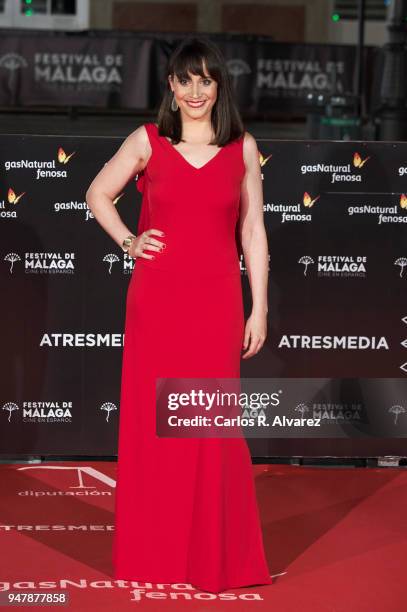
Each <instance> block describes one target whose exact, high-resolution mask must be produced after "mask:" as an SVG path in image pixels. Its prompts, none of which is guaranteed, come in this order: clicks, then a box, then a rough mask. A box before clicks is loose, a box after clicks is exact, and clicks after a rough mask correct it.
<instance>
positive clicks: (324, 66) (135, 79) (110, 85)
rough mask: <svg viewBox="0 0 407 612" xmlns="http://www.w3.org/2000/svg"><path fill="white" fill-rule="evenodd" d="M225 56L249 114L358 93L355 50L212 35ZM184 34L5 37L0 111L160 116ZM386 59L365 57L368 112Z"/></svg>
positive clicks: (310, 106) (312, 105)
mask: <svg viewBox="0 0 407 612" xmlns="http://www.w3.org/2000/svg"><path fill="white" fill-rule="evenodd" d="M207 36H208V38H210V39H212V40H213V41H214V42H215V43H216V44H217V45H218V46H219V48H220V49H221V51H222V53H223V55H224V57H225V59H226V63H227V68H228V72H229V74H230V76H231V79H232V84H233V88H234V92H235V97H236V100H237V102H238V105H239V108H240V110H241V111H242V112H244V113H248V114H251V113H253V114H258V113H262V114H263V115H264V114H267V113H269V112H272V111H274V110H278V111H281V109H282V108H283V109H284V110H285V111H286V112H298V113H300V114H303V113H304V112H310V111H315V112H322V110H324V108H325V103H326V98H327V97H328V96H329V95H330V94H331V93H333V92H337V93H340V94H346V93H350V92H353V91H355V82H356V70H357V66H356V47H355V46H353V45H325V44H305V43H304V44H293V43H276V42H273V40H272V39H271V38H270V37H265V36H254V35H253V36H245V35H241V34H240V35H239V34H228V35H227V36H226V35H224V34H207ZM182 38H183V36H182V35H180V34H178V35H177V34H166V33H161V32H160V33H157V34H155V33H147V34H137V33H134V32H127V33H119V32H113V33H112V32H109V33H106V32H103V31H102V32H101V31H97V30H96V31H89V32H84V33H80V34H74V33H69V34H67V33H64V32H59V33H56V32H55V33H49V32H44V31H41V32H32V31H30V32H29V33H28V32H27V31H25V32H17V33H16V32H15V30H12V31H7V30H2V37H1V40H0V83H1V87H0V105H1V106H5V107H14V106H16V107H29V106H38V105H40V106H44V105H45V106H63V107H66V106H75V107H93V108H111V109H115V108H117V109H121V108H122V109H125V108H128V109H134V110H135V111H140V112H142V111H145V112H149V111H151V109H157V108H158V106H159V104H160V102H161V98H162V94H163V87H164V85H165V84H166V74H165V67H166V62H167V58H168V56H169V54H170V53H171V51H172V50H173V48H174V47H175V46H176V45H177V44H178V43H179V42H180V41H181V40H182ZM378 52H379V49H378V48H377V47H366V48H365V49H364V57H363V62H364V74H365V104H366V105H369V100H370V91H371V87H372V75H373V70H374V66H375V65H376V63H377V62H376V57H377V54H378Z"/></svg>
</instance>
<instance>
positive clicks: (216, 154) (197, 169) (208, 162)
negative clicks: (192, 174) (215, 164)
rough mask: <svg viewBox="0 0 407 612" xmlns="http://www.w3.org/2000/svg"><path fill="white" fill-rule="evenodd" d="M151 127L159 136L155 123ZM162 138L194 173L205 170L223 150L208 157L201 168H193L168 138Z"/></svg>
mask: <svg viewBox="0 0 407 612" xmlns="http://www.w3.org/2000/svg"><path fill="white" fill-rule="evenodd" d="M153 125H154V127H155V129H156V130H157V135H159V134H158V126H157V125H156V124H155V123H153ZM162 138H163V139H164V141H165V142H166V143H167V145H168V146H169V147H170V148H171V149H172V150H173V151H175V153H177V154H178V155H179V157H180V158H181V159H182V160H183V161H184V163H185V164H187V166H189V167H190V168H192V170H196V171H199V170H203V169H204V168H206V166H208V164H210V163H211V162H212V161H213V160H214V159H215V158H216V157H218V155H220V154H221V153H222V151H223V149H224V148H225V146H223V147H221V148H220V149H219V151H217V152H216V153H215V155H213V156H212V157H210V158H209V159H208V161H207V162H205V163H204V164H203V166H199V167H197V166H194V165H193V164H191V162H189V161H188V160H187V159H186V157H184V156H183V155H182V153H181V152H180V151H178V149H176V148H175V147H174V145H173V144H171V142H170V141H169V140H168V138H167V137H166V136H162Z"/></svg>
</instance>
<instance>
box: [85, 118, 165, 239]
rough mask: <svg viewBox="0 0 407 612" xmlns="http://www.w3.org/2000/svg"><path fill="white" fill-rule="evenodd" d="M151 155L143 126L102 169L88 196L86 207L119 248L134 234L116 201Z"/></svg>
mask: <svg viewBox="0 0 407 612" xmlns="http://www.w3.org/2000/svg"><path fill="white" fill-rule="evenodd" d="M150 155H151V146H150V141H149V139H148V135H147V131H146V129H145V127H144V126H143V125H141V126H140V127H138V128H137V129H136V130H134V132H132V133H131V134H130V135H129V136H128V137H127V138H126V140H125V141H124V142H123V143H122V145H121V146H120V148H119V149H118V150H117V152H116V153H115V154H114V155H113V157H112V158H111V159H110V160H109V161H108V162H107V163H106V164H105V165H104V166H103V168H102V169H101V170H100V172H99V173H98V174H97V175H96V176H95V178H94V179H93V181H92V183H91V184H90V186H89V188H88V190H87V192H86V203H87V205H88V206H89V208H90V209H91V211H92V213H93V215H94V216H95V218H96V220H97V221H98V223H100V225H101V226H102V227H103V229H104V230H105V231H106V232H107V233H108V234H109V236H111V238H113V240H114V241H115V242H116V243H117V244H118V245H119V246H120V247H121V246H122V242H123V240H124V238H126V237H127V236H129V235H130V234H132V232H131V231H130V230H129V228H128V227H126V225H125V224H124V223H123V221H122V220H121V218H120V215H119V213H118V212H117V209H116V206H115V205H114V204H113V200H114V199H115V197H116V196H117V194H118V193H119V192H120V191H121V190H122V189H123V188H124V187H125V185H126V184H127V183H128V181H129V180H130V179H131V178H132V177H133V176H135V175H136V174H138V173H139V172H140V171H141V170H142V169H143V168H144V167H145V165H146V164H147V161H148V159H149V157H150ZM151 240H153V241H154V240H155V239H153V238H152V239H151ZM157 244H158V242H157Z"/></svg>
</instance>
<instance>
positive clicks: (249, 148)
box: [243, 131, 259, 166]
mask: <svg viewBox="0 0 407 612" xmlns="http://www.w3.org/2000/svg"><path fill="white" fill-rule="evenodd" d="M243 157H244V161H245V164H246V166H250V165H251V164H257V163H258V161H259V150H258V148H257V142H256V139H255V137H254V136H253V135H252V134H251V133H250V132H246V131H245V133H244V138H243Z"/></svg>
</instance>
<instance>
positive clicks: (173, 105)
mask: <svg viewBox="0 0 407 612" xmlns="http://www.w3.org/2000/svg"><path fill="white" fill-rule="evenodd" d="M171 110H172V111H174V113H175V111H177V110H178V104H177V101H176V99H175V94H173V96H172V100H171Z"/></svg>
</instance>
